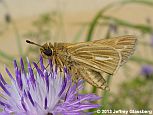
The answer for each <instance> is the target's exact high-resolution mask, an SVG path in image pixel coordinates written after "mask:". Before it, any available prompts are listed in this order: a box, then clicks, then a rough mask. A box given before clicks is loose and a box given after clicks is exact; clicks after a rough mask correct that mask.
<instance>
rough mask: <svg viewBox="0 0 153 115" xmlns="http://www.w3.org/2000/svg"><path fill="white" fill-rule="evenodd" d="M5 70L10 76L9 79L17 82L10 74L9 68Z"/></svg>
mask: <svg viewBox="0 0 153 115" xmlns="http://www.w3.org/2000/svg"><path fill="white" fill-rule="evenodd" d="M5 70H6V72H7V74H8V75H9V77H10V78H11V80H12V81H15V80H14V78H13V76H12V74H11V73H10V71H9V70H8V69H7V68H5Z"/></svg>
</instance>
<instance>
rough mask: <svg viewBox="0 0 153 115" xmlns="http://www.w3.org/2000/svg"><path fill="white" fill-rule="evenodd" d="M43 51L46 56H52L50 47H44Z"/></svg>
mask: <svg viewBox="0 0 153 115" xmlns="http://www.w3.org/2000/svg"><path fill="white" fill-rule="evenodd" d="M43 53H44V54H45V55H47V56H52V54H53V51H52V50H51V49H49V48H48V49H45V50H44V51H43Z"/></svg>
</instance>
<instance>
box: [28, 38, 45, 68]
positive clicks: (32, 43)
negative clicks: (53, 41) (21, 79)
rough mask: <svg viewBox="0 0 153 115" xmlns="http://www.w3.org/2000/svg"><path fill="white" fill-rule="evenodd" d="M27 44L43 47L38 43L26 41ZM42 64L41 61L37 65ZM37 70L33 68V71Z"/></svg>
mask: <svg viewBox="0 0 153 115" xmlns="http://www.w3.org/2000/svg"><path fill="white" fill-rule="evenodd" d="M26 42H27V43H28V44H33V45H36V46H39V47H42V46H41V45H39V44H37V43H35V42H32V41H30V40H26ZM39 63H40V60H39V61H38V62H37V63H36V64H37V65H38V64H39ZM34 69H35V67H33V70H34Z"/></svg>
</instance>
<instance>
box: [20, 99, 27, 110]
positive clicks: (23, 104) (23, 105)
mask: <svg viewBox="0 0 153 115" xmlns="http://www.w3.org/2000/svg"><path fill="white" fill-rule="evenodd" d="M21 104H22V107H23V109H24V110H25V111H27V108H26V106H25V103H24V99H23V97H22V98H21Z"/></svg>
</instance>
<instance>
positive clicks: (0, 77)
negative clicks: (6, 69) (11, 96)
mask: <svg viewBox="0 0 153 115" xmlns="http://www.w3.org/2000/svg"><path fill="white" fill-rule="evenodd" d="M0 80H1V81H2V83H3V84H4V85H6V84H7V83H6V82H5V80H4V79H3V77H2V74H1V73H0Z"/></svg>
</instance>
